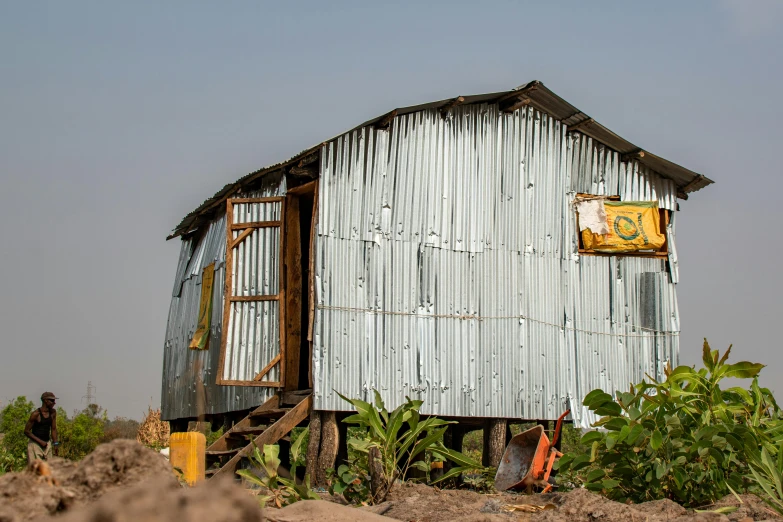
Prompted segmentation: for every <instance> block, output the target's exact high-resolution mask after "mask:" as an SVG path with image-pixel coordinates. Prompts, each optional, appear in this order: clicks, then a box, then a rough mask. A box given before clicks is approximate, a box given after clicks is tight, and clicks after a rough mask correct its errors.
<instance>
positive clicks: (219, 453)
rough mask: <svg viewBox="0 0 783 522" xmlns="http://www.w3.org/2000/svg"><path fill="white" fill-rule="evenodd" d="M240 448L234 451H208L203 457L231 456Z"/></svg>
mask: <svg viewBox="0 0 783 522" xmlns="http://www.w3.org/2000/svg"><path fill="white" fill-rule="evenodd" d="M240 449H242V448H234V449H228V450H221V451H218V450H210V451H207V452H205V455H206V456H207V457H224V456H226V455H233V454H234V453H237V452H238V451H239V450H240Z"/></svg>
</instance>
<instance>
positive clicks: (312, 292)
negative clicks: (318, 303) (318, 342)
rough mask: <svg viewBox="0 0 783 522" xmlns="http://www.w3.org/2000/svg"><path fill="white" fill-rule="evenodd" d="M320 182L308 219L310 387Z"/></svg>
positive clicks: (309, 381) (308, 360)
mask: <svg viewBox="0 0 783 522" xmlns="http://www.w3.org/2000/svg"><path fill="white" fill-rule="evenodd" d="M319 190H320V183H319V181H318V180H316V185H315V192H314V193H313V218H312V220H311V221H310V271H309V274H308V279H309V281H307V285H308V287H309V288H308V291H309V292H310V313H309V314H308V323H307V341H308V342H309V344H310V350H309V352H308V354H307V382H308V385H309V386H310V388H312V387H313V323H314V322H315V238H316V236H317V234H316V227H317V226H318V191H319Z"/></svg>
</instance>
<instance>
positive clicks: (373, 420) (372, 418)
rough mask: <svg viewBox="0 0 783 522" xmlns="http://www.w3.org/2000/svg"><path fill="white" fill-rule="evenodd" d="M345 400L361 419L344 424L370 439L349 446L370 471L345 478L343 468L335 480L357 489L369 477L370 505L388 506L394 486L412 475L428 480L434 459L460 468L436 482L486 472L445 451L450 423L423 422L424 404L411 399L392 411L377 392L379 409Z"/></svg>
mask: <svg viewBox="0 0 783 522" xmlns="http://www.w3.org/2000/svg"><path fill="white" fill-rule="evenodd" d="M340 397H342V399H343V400H345V401H347V402H349V403H350V404H351V405H353V407H354V408H355V409H356V414H355V415H351V416H350V417H348V418H346V419H345V420H344V421H343V422H345V423H348V424H354V425H356V426H359V427H361V428H363V429H364V430H366V434H367V435H366V437H364V438H351V439H349V441H348V443H349V444H350V445H351V447H352V448H353V449H354V450H355V451H357V452H359V453H361V454H363V455H366V461H365V462H366V465H365V466H366V467H361V466H359V467H357V468H355V469H351V468H350V467H349V468H348V469H347V470H344V471H345V472H346V473H343V474H341V473H340V472H339V471H340V469H339V468H338V473H336V476H337V477H339V480H340V481H341V483H342V484H348V483H349V480H348V479H351V481H350V483H351V484H354V483H355V481H356V480H357V479H359V480H363V481H364V482H365V485H366V482H367V478H368V477H369V482H370V488H369V490H370V495H369V498H368V502H369V503H371V504H377V503H380V502H383V501H384V500H385V499H386V497H387V495H388V494H389V491H390V490H391V487H392V485H393V484H394V483H395V482H396V481H397V480H398V479H400V478H404V477H406V476H408V472H409V470H412V469H416V470H419V471H420V472H422V473H423V474H424V475H425V476H427V475H428V473H429V471H430V469H429V465H428V462H429V460H431V459H432V458H433V457H434V458H437V459H439V460H449V461H451V462H452V463H454V464H456V465H455V466H453V467H452V468H451V469H450V470H449V471H448V472H447V473H445V474H444V475H443V476H442V477H440V478H439V479H438V480H437V481H435V482H441V481H444V480H446V479H449V478H452V477H456V476H457V475H459V474H461V473H463V472H466V471H470V470H481V471H483V470H484V467H483V466H482V465H481V464H480V463H478V462H476V461H475V460H473V459H471V458H470V457H467V456H466V455H463V454H462V453H459V452H457V451H454V450H450V449H448V448H446V446H445V445H444V444H443V435H444V434H445V432H446V429H447V425H448V424H451V422H449V421H445V420H442V419H439V418H437V417H427V418H422V417H421V415H420V414H419V408H420V407H421V405H422V404H423V401H419V400H411V399H410V398H408V397H406V398H405V402H404V403H402V404H401V405H400V406H398V407H397V408H396V409H395V410H394V411H392V412H389V411H388V410H387V409H386V406H385V404H384V403H383V399H382V398H381V395H380V394H379V393H378V392H377V391H375V405H374V406H373V405H371V404H370V403H368V402H365V401H362V400H359V399H349V398H347V397H344V396H343V395H340ZM428 459H429V460H428ZM357 462H360V461H358V460H357ZM343 475H347V476H346V477H343ZM357 486H358V484H357Z"/></svg>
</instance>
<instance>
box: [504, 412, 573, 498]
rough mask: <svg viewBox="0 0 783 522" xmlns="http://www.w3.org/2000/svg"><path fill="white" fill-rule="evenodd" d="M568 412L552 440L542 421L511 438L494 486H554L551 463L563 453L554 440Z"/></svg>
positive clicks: (562, 417) (564, 414) (560, 419)
mask: <svg viewBox="0 0 783 522" xmlns="http://www.w3.org/2000/svg"><path fill="white" fill-rule="evenodd" d="M569 413H571V410H567V411H566V412H565V413H563V414H562V415H561V416H560V418H559V419H557V426H556V428H555V433H554V436H553V438H552V441H551V442H550V440H549V437H547V435H546V433H545V432H544V427H543V426H541V425H540V424H539V425H538V426H534V427H532V428H530V429H529V430H525V431H523V432H522V433H519V434H517V435H515V436H514V437H513V438H512V439H511V442H509V444H508V446H507V447H506V451H505V452H504V453H503V458H501V459H500V465H499V466H498V471H497V473H496V474H495V489H497V490H498V491H505V490H507V489H514V488H526V489H531V488H532V487H533V486H536V485H538V486H542V487H543V488H544V492H546V491H549V490H550V489H552V484H550V483H549V476H550V475H551V473H552V466H553V465H554V463H555V459H556V458H558V457H560V456H562V455H563V454H562V453H560V452H559V451H558V450H557V449H555V444H556V443H557V439H558V437H559V436H560V429H561V427H562V425H563V419H564V418H565V416H566V415H568V414H569Z"/></svg>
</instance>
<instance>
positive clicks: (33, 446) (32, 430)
mask: <svg viewBox="0 0 783 522" xmlns="http://www.w3.org/2000/svg"><path fill="white" fill-rule="evenodd" d="M56 401H57V397H55V396H54V394H53V393H52V392H45V393H44V394H43V395H41V407H40V408H38V409H37V410H35V411H34V412H33V413H32V415H30V419H29V420H28V421H27V424H26V425H25V427H24V434H25V436H27V438H28V439H30V442H28V443H27V462H28V463H31V462H33V461H34V460H36V459H42V460H47V459H48V458H49V457H51V456H52V445H54V446H58V445H59V444H60V443H59V442H57V412H56V411H55V409H54V405H55V403H56Z"/></svg>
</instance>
